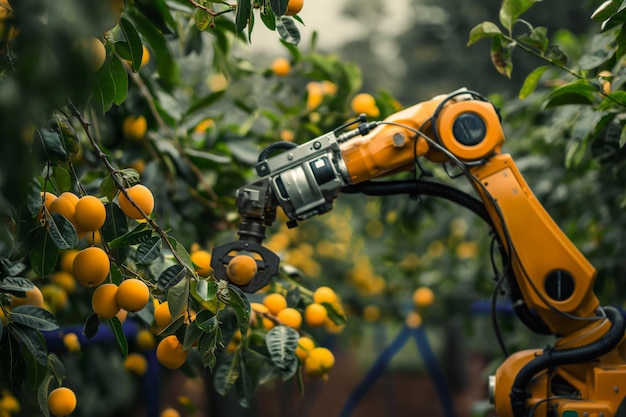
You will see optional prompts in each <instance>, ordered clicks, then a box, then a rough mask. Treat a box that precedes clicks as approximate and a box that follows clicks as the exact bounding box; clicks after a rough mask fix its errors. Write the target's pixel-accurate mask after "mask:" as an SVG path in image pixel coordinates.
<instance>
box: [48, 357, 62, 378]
mask: <svg viewBox="0 0 626 417" xmlns="http://www.w3.org/2000/svg"><path fill="white" fill-rule="evenodd" d="M48 369H49V370H50V372H51V373H52V376H53V377H54V379H56V382H57V384H59V385H61V384H62V383H63V379H64V378H65V365H63V362H61V359H59V357H58V356H57V355H56V354H55V353H50V354H49V355H48Z"/></svg>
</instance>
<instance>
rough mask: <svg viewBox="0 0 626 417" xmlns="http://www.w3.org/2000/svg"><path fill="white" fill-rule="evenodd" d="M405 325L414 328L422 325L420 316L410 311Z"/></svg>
mask: <svg viewBox="0 0 626 417" xmlns="http://www.w3.org/2000/svg"><path fill="white" fill-rule="evenodd" d="M405 323H406V325H407V326H409V327H412V328H416V327H420V326H421V325H422V316H421V315H419V314H418V313H416V312H415V311H411V312H410V313H409V314H408V315H407V316H406V320H405Z"/></svg>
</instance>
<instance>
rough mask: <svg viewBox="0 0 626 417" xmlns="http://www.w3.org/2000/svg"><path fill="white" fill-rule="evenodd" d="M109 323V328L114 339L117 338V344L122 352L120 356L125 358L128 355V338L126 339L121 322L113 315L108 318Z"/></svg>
mask: <svg viewBox="0 0 626 417" xmlns="http://www.w3.org/2000/svg"><path fill="white" fill-rule="evenodd" d="M109 325H110V326H111V330H113V334H114V335H115V340H117V345H118V346H119V348H120V351H121V352H122V356H123V357H124V358H125V357H127V356H128V340H126V335H125V334H124V329H123V328H122V322H121V321H120V319H118V318H117V317H115V316H113V317H111V318H110V319H109Z"/></svg>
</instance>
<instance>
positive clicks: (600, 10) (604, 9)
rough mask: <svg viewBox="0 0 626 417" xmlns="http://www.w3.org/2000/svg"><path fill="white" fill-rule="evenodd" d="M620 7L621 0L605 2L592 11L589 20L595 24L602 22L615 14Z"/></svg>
mask: <svg viewBox="0 0 626 417" xmlns="http://www.w3.org/2000/svg"><path fill="white" fill-rule="evenodd" d="M621 5H622V0H607V1H605V2H604V3H602V4H601V5H600V6H598V7H597V8H596V10H594V11H593V13H592V14H591V18H592V19H593V20H595V21H596V22H603V21H605V20H607V19H608V18H610V17H611V16H612V15H613V14H615V13H617V11H618V10H619V8H620V6H621Z"/></svg>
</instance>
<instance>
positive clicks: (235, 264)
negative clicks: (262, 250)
mask: <svg viewBox="0 0 626 417" xmlns="http://www.w3.org/2000/svg"><path fill="white" fill-rule="evenodd" d="M257 268H258V267H257V264H256V261H255V260H254V258H252V257H251V256H248V255H237V256H234V257H233V258H232V259H231V260H230V261H229V262H228V265H227V266H226V276H227V277H228V279H229V280H230V281H231V282H232V283H233V284H235V285H246V284H248V283H249V282H250V281H252V279H253V278H254V276H255V275H256V273H257Z"/></svg>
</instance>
